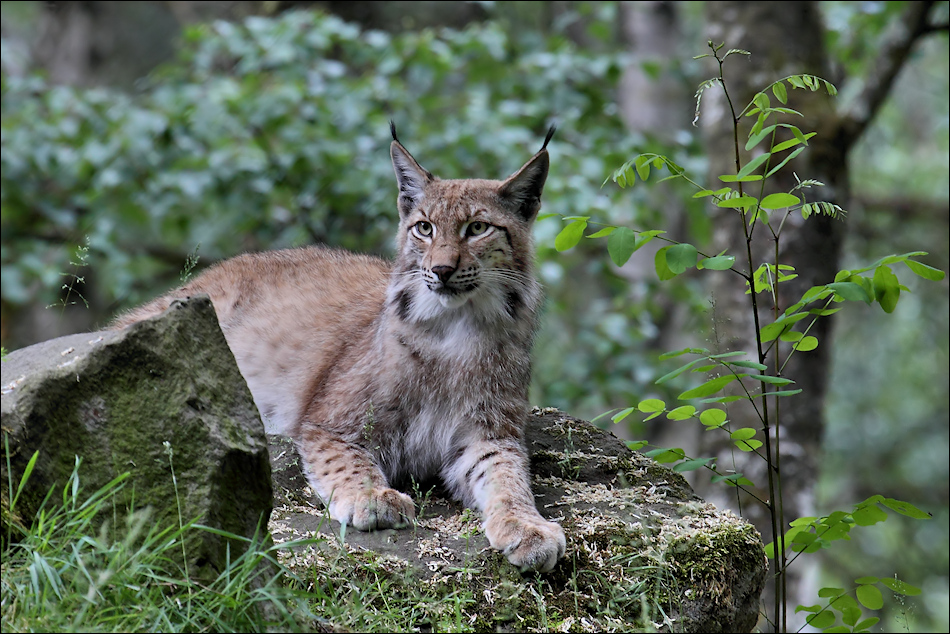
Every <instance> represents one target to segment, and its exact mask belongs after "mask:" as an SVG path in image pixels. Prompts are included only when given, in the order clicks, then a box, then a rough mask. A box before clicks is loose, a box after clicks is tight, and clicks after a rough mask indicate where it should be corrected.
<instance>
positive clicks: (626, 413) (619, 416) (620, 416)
mask: <svg viewBox="0 0 950 634" xmlns="http://www.w3.org/2000/svg"><path fill="white" fill-rule="evenodd" d="M635 411H637V408H635V407H628V408H626V409H623V410H620V411H619V412H617V413H616V414H614V415H613V416H611V417H610V420H612V421H613V422H615V423H619V422H620V421H622V420H623V419H625V418H626V417H627V416H629V415H630V414H632V413H633V412H635Z"/></svg>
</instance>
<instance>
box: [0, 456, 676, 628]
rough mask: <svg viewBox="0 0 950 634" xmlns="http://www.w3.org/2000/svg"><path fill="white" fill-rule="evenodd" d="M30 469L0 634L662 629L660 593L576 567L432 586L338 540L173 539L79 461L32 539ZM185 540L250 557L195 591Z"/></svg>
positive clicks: (464, 569)
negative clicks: (232, 548)
mask: <svg viewBox="0 0 950 634" xmlns="http://www.w3.org/2000/svg"><path fill="white" fill-rule="evenodd" d="M168 459H169V462H171V459H172V456H171V455H170V454H169V456H168ZM35 460H36V456H34V458H33V461H31V463H30V465H29V466H28V468H27V469H26V472H25V474H24V476H23V478H22V479H21V481H20V482H18V483H14V482H8V483H4V486H3V491H2V493H3V496H2V497H3V507H4V508H3V510H4V513H3V523H2V527H0V530H2V536H3V544H4V545H3V559H2V563H0V572H2V580H0V608H2V610H0V627H2V631H3V632H4V633H6V632H65V631H86V632H136V631H161V632H212V631H213V632H237V631H247V632H261V631H319V632H328V631H365V632H393V631H412V630H415V631H419V630H420V629H422V630H431V631H452V632H470V631H493V630H495V629H497V628H498V627H503V628H506V629H509V630H511V629H513V630H525V631H549V630H552V629H564V630H571V631H576V630H586V631H590V630H602V631H608V630H609V631H616V630H629V629H630V628H631V627H635V625H634V623H631V621H630V620H629V618H630V615H631V613H636V612H639V613H640V614H641V617H640V619H638V620H639V622H640V624H641V626H643V625H645V626H646V629H652V628H651V621H650V619H649V618H645V617H647V615H649V614H651V613H652V614H654V615H655V616H660V617H661V620H662V612H661V611H660V610H658V606H657V605H656V604H655V598H656V597H654V596H653V595H654V594H655V591H656V589H654V590H653V591H651V590H650V589H648V588H646V587H641V585H640V584H636V583H629V580H628V581H625V582H618V580H617V579H612V578H607V577H606V576H602V575H600V574H598V573H596V572H594V571H592V570H588V568H589V567H590V566H588V565H586V564H585V562H586V560H585V559H584V557H583V555H575V556H574V557H572V558H571V559H572V563H573V565H568V566H564V567H562V570H561V573H560V574H559V575H547V576H541V575H528V576H521V575H520V574H518V573H517V571H516V570H515V569H514V568H512V567H510V566H506V565H505V564H504V563H503V561H502V559H501V557H500V555H497V553H492V554H486V555H484V556H482V557H477V558H475V559H473V560H472V561H470V562H466V563H465V564H464V565H461V566H459V567H458V568H452V569H448V570H445V571H442V573H440V575H441V579H440V580H438V581H433V580H431V579H430V580H425V579H424V578H423V576H422V575H421V574H420V573H419V572H418V571H417V570H415V569H414V568H413V567H412V566H411V565H410V564H409V563H408V562H406V561H403V560H400V559H397V558H393V557H389V556H386V555H381V554H379V553H376V552H371V551H364V550H357V549H354V548H351V547H349V546H347V545H345V544H342V543H337V542H336V540H334V539H333V538H325V537H321V538H318V539H307V540H295V541H290V542H284V543H282V544H278V545H276V546H275V545H273V544H272V541H271V538H270V536H269V535H262V536H258V537H256V538H254V539H247V538H243V537H239V536H236V535H233V534H229V533H224V532H222V531H219V530H216V529H212V528H208V527H205V526H201V525H198V524H195V523H188V522H183V521H182V520H181V518H179V522H178V524H179V525H178V526H171V527H160V526H156V525H155V523H154V522H153V521H151V514H150V512H149V510H148V509H133V510H126V509H121V508H118V503H117V502H116V499H117V497H116V496H117V494H118V493H119V492H120V491H121V490H122V489H123V487H125V486H126V483H127V480H128V474H124V475H122V476H119V477H117V478H116V479H115V480H113V481H112V482H110V483H109V484H107V485H106V486H105V487H103V488H102V489H100V490H98V491H95V492H93V493H91V494H88V495H87V494H86V493H85V492H84V490H83V489H82V486H81V482H80V477H79V474H80V461H79V460H78V459H77V461H76V465H75V467H74V469H73V472H72V475H71V477H70V478H69V480H68V482H67V483H66V485H65V486H64V487H63V488H62V490H59V489H57V490H55V491H51V492H50V494H49V495H47V497H46V500H45V501H44V502H43V504H42V506H41V508H40V511H39V512H38V513H36V514H35V517H33V519H32V521H31V522H30V525H29V527H26V526H25V525H24V524H25V523H24V522H23V521H22V520H20V518H19V517H18V514H17V511H18V509H17V502H18V499H19V497H20V494H21V492H22V491H23V489H24V485H25V482H26V481H27V479H28V478H29V477H30V472H31V470H32V465H33V464H34V462H35ZM7 473H10V469H9V463H8V464H7ZM24 513H25V511H24ZM189 531H212V532H215V533H217V534H219V535H224V536H226V537H228V538H229V539H231V540H239V541H241V542H244V544H245V545H246V546H247V548H246V549H245V552H244V554H242V555H240V556H236V557H235V558H234V559H233V560H231V561H229V563H228V565H227V566H226V568H225V570H224V571H223V572H222V573H221V574H220V575H218V577H217V578H216V579H213V580H211V581H207V580H205V581H202V580H199V579H195V578H193V577H192V575H190V574H189V571H188V569H187V567H185V566H184V565H183V564H182V561H187V556H186V555H187V553H183V551H182V549H183V548H184V546H183V544H185V543H186V540H185V539H184V537H185V536H186V535H187V534H188V533H189ZM616 556H619V557H622V558H623V561H618V562H613V563H612V564H611V565H610V566H609V569H610V570H615V569H616V570H621V571H625V573H630V574H632V573H633V572H635V571H636V570H637V569H638V566H642V562H640V561H639V560H640V556H639V555H638V554H635V553H633V552H631V553H628V554H624V555H616ZM586 563H589V562H586ZM565 564H567V562H565ZM499 566H501V567H500V568H499ZM605 570H606V569H605ZM616 570H615V571H616ZM648 576H649V575H648ZM579 597H581V598H579ZM651 597H652V598H653V599H654V600H652V601H651V600H649V599H650V598H651ZM631 608H633V609H631Z"/></svg>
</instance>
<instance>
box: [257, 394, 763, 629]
mask: <svg viewBox="0 0 950 634" xmlns="http://www.w3.org/2000/svg"><path fill="white" fill-rule="evenodd" d="M268 440H269V442H270V447H271V461H272V468H273V473H274V489H275V499H274V513H273V515H272V516H271V524H270V529H271V532H272V534H273V536H274V540H275V541H277V542H286V541H289V540H295V539H308V538H314V537H315V538H317V543H315V544H309V545H307V546H306V547H298V548H295V549H294V550H293V551H292V553H290V554H287V555H286V556H285V559H284V562H285V563H286V564H287V565H288V566H290V567H291V568H292V569H297V570H298V571H299V572H300V573H301V574H302V575H304V576H305V577H307V578H315V577H319V575H320V574H321V573H325V574H326V575H328V576H331V575H332V576H335V577H339V576H340V574H341V572H340V566H341V565H342V566H353V570H352V575H354V576H357V577H358V576H361V575H364V574H365V573H364V572H363V570H362V569H363V568H364V567H366V566H370V567H371V568H372V569H373V570H375V572H374V573H373V574H389V575H390V577H391V579H390V581H393V580H395V582H398V583H408V584H419V585H420V586H425V587H426V588H427V589H428V591H429V592H434V593H435V594H437V595H438V594H440V593H441V594H443V595H444V596H446V597H449V596H453V593H455V592H457V591H458V589H459V588H465V589H466V591H469V592H474V594H475V596H476V597H483V598H484V602H481V603H477V604H471V605H467V606H465V607H464V608H463V610H465V611H464V613H463V614H461V615H460V618H463V619H465V620H466V622H468V623H469V624H470V625H472V626H473V627H474V629H475V630H476V631H495V630H499V629H500V630H503V631H527V630H545V629H562V630H563V631H611V630H618V629H619V630H630V629H646V630H651V629H653V628H656V629H659V630H663V631H676V632H743V631H745V632H748V631H751V630H752V629H753V627H754V626H755V624H756V620H757V618H758V613H759V597H760V595H761V593H762V589H763V587H764V585H765V579H766V575H767V572H768V566H767V562H766V558H765V553H764V550H763V546H762V541H761V538H760V536H759V534H758V532H757V531H756V530H755V528H754V527H753V526H752V525H750V524H748V523H747V522H745V521H744V520H742V519H740V518H738V517H736V516H735V515H733V514H732V513H730V512H729V511H719V510H718V509H716V508H715V507H714V506H712V505H711V504H707V503H704V502H703V501H702V500H701V499H699V498H698V497H696V496H695V495H694V494H693V493H692V490H691V489H690V487H689V485H688V484H687V483H686V481H685V480H684V479H683V477H682V476H681V475H680V474H678V473H676V472H674V471H672V470H671V469H668V468H666V467H663V466H661V465H659V464H657V463H656V462H654V461H653V460H651V459H649V458H647V457H645V456H643V455H641V454H638V453H635V452H632V451H630V450H629V449H628V448H627V447H626V445H625V444H624V443H623V442H622V441H620V440H619V439H618V438H617V437H616V436H614V435H613V434H611V433H609V432H607V431H604V430H601V429H598V428H596V427H594V426H593V425H591V424H590V423H588V422H585V421H581V420H577V419H575V418H573V417H571V416H570V415H567V414H564V413H563V412H560V411H558V410H555V409H550V408H549V409H545V410H539V409H536V410H535V411H534V412H533V413H532V414H531V416H530V417H529V421H528V430H527V443H528V446H529V448H530V451H531V467H532V476H533V488H534V491H535V496H536V499H537V502H538V508H539V510H540V511H541V513H542V514H543V515H544V516H545V517H547V518H548V519H553V520H556V521H558V522H560V523H561V525H562V526H563V527H564V530H565V533H566V535H567V542H568V550H567V554H566V555H565V557H564V559H562V560H561V562H559V564H558V566H557V567H556V568H555V569H554V571H553V572H552V573H550V574H548V575H541V576H522V575H521V574H519V573H518V571H517V570H516V569H515V568H514V567H512V566H511V565H510V564H508V562H507V561H506V560H505V558H504V557H503V556H502V555H501V554H500V553H498V552H496V551H493V550H492V549H491V548H490V547H489V545H488V540H487V539H486V538H485V536H484V534H483V532H482V530H481V528H480V525H479V519H478V517H477V515H476V514H475V513H472V512H471V511H468V510H465V509H463V508H462V507H461V506H460V505H458V504H457V503H455V502H452V501H450V500H448V499H447V498H446V496H445V494H444V493H443V492H442V491H441V490H440V489H439V488H438V486H437V485H436V486H435V487H432V486H431V485H430V483H420V485H419V486H417V487H415V490H414V491H410V493H411V494H412V495H413V497H414V498H415V499H416V506H417V512H418V515H419V517H418V521H417V522H416V525H415V526H414V527H413V528H410V529H403V530H393V529H389V530H383V531H378V532H372V533H363V532H359V531H356V530H353V529H350V530H341V527H340V525H339V524H338V523H336V522H333V521H330V520H329V519H328V518H327V517H326V514H325V511H324V509H323V508H322V505H320V503H319V502H316V501H315V499H314V498H313V497H312V494H311V493H310V490H309V488H308V487H307V483H306V478H305V477H304V475H303V473H302V471H301V468H300V459H299V457H298V455H297V453H296V450H295V449H294V445H293V443H292V442H290V441H289V440H288V439H286V438H283V437H280V436H268ZM341 549H342V550H343V551H345V552H346V553H347V557H346V558H345V559H341V558H340V557H339V556H338V555H335V554H334V553H335V552H338V551H340V550H341ZM314 570H316V572H314ZM536 596H540V597H541V599H542V600H541V601H539V600H537V598H536ZM542 610H543V613H542ZM551 615H557V621H556V623H553V622H552V620H551V619H552V616H551ZM429 625H430V626H431V624H429ZM409 626H413V627H420V628H423V629H425V628H426V627H427V624H425V623H415V624H407V627H409Z"/></svg>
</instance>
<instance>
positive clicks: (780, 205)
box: [759, 193, 801, 209]
mask: <svg viewBox="0 0 950 634" xmlns="http://www.w3.org/2000/svg"><path fill="white" fill-rule="evenodd" d="M800 202H801V200H800V199H799V198H798V197H797V196H792V195H791V194H785V193H778V194H769V195H768V196H766V197H765V198H763V199H762V202H760V203H759V206H760V207H762V208H763V209H785V208H786V207H793V206H795V205H797V204H798V203H800Z"/></svg>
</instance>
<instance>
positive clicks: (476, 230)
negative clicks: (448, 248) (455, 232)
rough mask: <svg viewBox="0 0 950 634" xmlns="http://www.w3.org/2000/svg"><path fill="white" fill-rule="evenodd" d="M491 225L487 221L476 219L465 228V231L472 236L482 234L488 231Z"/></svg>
mask: <svg viewBox="0 0 950 634" xmlns="http://www.w3.org/2000/svg"><path fill="white" fill-rule="evenodd" d="M490 226H491V225H489V224H488V223H487V222H481V221H480V220H476V221H475V222H472V223H470V224H469V225H468V228H467V229H466V230H465V233H466V234H467V235H470V236H480V235H482V234H483V233H485V232H486V231H488V228H489V227H490Z"/></svg>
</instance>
